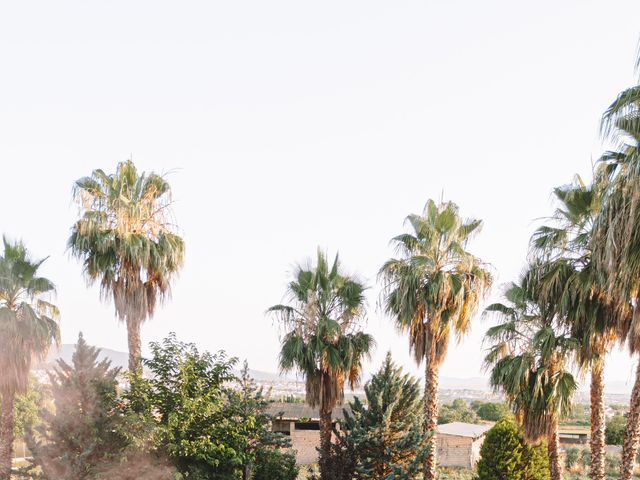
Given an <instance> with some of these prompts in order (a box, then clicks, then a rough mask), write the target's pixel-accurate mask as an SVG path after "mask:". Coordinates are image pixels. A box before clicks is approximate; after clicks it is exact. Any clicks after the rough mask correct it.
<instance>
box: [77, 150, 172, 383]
mask: <svg viewBox="0 0 640 480" xmlns="http://www.w3.org/2000/svg"><path fill="white" fill-rule="evenodd" d="M74 197H75V199H76V201H77V202H78V204H79V205H80V210H81V211H80V219H79V220H78V221H77V222H76V223H75V224H74V225H73V227H72V231H71V236H70V238H69V242H68V245H69V248H70V249H71V252H72V253H73V255H74V256H76V257H77V258H79V259H80V260H82V261H83V263H84V273H85V275H86V277H87V279H88V281H89V282H90V283H94V282H96V281H98V280H99V281H100V288H101V293H102V296H103V298H105V299H106V298H108V297H112V298H113V302H114V305H115V311H116V315H117V317H118V318H119V319H120V320H121V321H123V322H125V324H126V326H127V337H128V344H129V370H130V371H131V372H137V371H139V370H140V368H141V367H140V354H141V339H140V328H141V325H142V323H143V322H144V321H145V320H146V319H147V318H149V317H151V316H152V315H153V313H154V310H155V308H156V304H157V302H158V300H163V299H164V298H165V297H166V296H167V295H168V294H169V288H170V284H171V280H172V278H173V277H174V276H175V275H176V273H177V272H178V270H179V269H180V267H181V266H182V263H183V258H184V242H183V240H182V238H180V237H179V236H178V235H176V234H175V233H174V231H173V230H174V229H173V228H172V224H171V223H170V221H171V212H170V206H171V188H170V186H169V183H168V182H167V181H166V180H165V179H164V178H163V177H161V176H160V175H156V174H155V173H145V172H143V173H138V171H137V169H136V167H135V165H134V164H133V162H132V161H131V160H127V161H126V162H122V163H120V164H118V167H117V169H116V172H115V173H113V174H111V175H107V174H106V173H105V172H103V171H102V170H94V171H93V173H92V174H91V176H90V177H83V178H81V179H79V180H77V181H76V184H75V189H74Z"/></svg>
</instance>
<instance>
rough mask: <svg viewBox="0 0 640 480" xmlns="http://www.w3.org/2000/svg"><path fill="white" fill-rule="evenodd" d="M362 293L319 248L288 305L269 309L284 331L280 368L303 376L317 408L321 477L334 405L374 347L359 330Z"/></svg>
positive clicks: (309, 397)
mask: <svg viewBox="0 0 640 480" xmlns="http://www.w3.org/2000/svg"><path fill="white" fill-rule="evenodd" d="M364 291H365V287H364V285H363V284H362V283H360V282H359V281H358V280H357V279H356V278H354V277H352V276H348V275H345V274H344V273H343V272H342V271H341V266H340V262H339V260H338V256H337V255H336V257H335V259H334V261H333V264H332V265H331V266H330V265H329V263H328V262H327V259H326V256H325V255H324V253H322V252H321V251H320V250H318V255H317V261H316V265H315V266H313V267H300V266H299V267H298V268H297V270H296V272H295V274H294V278H293V280H292V281H291V282H290V283H289V286H288V288H287V294H288V297H289V300H290V303H289V304H287V305H283V304H279V305H274V306H273V307H271V308H269V310H268V312H270V313H272V314H275V315H276V316H277V317H278V318H279V320H280V321H281V322H282V325H283V327H284V329H285V334H284V336H283V338H282V348H281V351H280V368H281V370H282V371H285V372H287V371H292V370H297V371H298V372H300V373H301V374H302V375H303V376H304V377H305V389H306V401H307V403H308V404H309V405H310V406H311V407H313V408H316V407H318V408H319V410H320V449H321V451H322V453H323V455H322V456H321V461H320V474H321V476H322V478H323V479H325V480H329V475H328V473H327V468H326V466H325V460H326V459H327V458H328V455H329V452H330V450H331V432H332V412H333V409H334V408H335V407H336V406H337V405H339V404H341V403H342V401H343V398H344V385H345V382H348V383H349V385H350V386H351V388H353V387H355V386H356V384H357V383H358V382H359V380H360V375H361V373H362V362H363V360H364V359H365V358H367V357H368V356H369V354H370V352H371V350H372V348H373V346H374V340H373V337H371V336H370V335H368V334H366V333H363V332H362V331H361V330H360V321H361V320H362V319H363V318H364V315H365V297H364Z"/></svg>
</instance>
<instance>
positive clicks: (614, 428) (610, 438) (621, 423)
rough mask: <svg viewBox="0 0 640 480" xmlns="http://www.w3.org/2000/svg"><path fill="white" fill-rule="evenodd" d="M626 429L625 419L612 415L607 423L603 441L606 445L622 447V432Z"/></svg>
mask: <svg viewBox="0 0 640 480" xmlns="http://www.w3.org/2000/svg"><path fill="white" fill-rule="evenodd" d="M626 429H627V419H626V418H625V417H623V416H622V415H614V416H613V417H611V418H610V419H609V420H608V421H607V426H606V429H605V434H604V435H605V441H606V442H607V445H622V443H623V442H624V432H625V430H626Z"/></svg>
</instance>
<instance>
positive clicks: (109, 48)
mask: <svg viewBox="0 0 640 480" xmlns="http://www.w3.org/2000/svg"><path fill="white" fill-rule="evenodd" d="M638 18H640V3H639V2H637V1H634V0H628V1H623V0H606V1H605V0H601V1H590V0H565V1H562V2H558V1H552V0H543V1H538V2H514V1H512V0H486V1H483V2H477V1H472V0H448V1H444V0H442V1H435V0H429V1H428V0H422V1H410V0H407V1H404V0H403V1H393V2H389V1H376V0H366V1H365V0H362V1H360V0H352V1H344V0H341V1H333V0H327V1H324V2H305V1H300V0H271V1H269V2H265V1H260V0H246V1H233V2H231V1H211V0H207V1H196V0H193V1H182V2H177V1H174V2H168V1H161V0H153V1H144V0H139V1H134V2H132V1H130V0H129V1H121V0H110V1H106V0H103V1H86V0H82V1H67V0H61V1H57V2H51V1H37V0H33V1H23V2H0V65H1V67H0V68H1V69H2V74H1V75H0V182H1V183H0V185H1V187H0V205H2V208H0V232H2V233H4V234H6V235H8V236H9V237H11V238H21V239H23V240H24V241H25V243H26V244H27V246H28V247H29V248H30V250H31V251H32V252H33V255H34V256H35V257H46V256H48V260H47V261H46V263H45V264H44V266H43V267H42V268H43V274H44V275H46V276H47V277H49V278H50V279H52V280H53V281H54V282H55V283H56V285H57V287H58V288H57V297H56V302H57V304H58V305H59V307H60V309H61V312H62V315H61V329H62V339H63V342H65V343H73V342H74V341H75V340H76V339H77V335H78V332H79V331H82V332H83V333H84V335H85V338H86V339H87V340H88V341H89V342H90V343H93V344H97V345H99V346H102V347H108V348H112V349H116V350H126V345H127V342H126V331H125V328H124V326H123V325H119V324H118V323H117V321H116V320H115V317H114V313H113V306H112V305H111V304H109V303H104V302H101V300H100V296H99V291H98V289H97V287H89V286H87V284H86V282H85V280H84V278H83V276H82V267H81V265H80V264H79V263H78V262H77V261H76V260H74V259H73V258H71V256H70V255H69V252H68V251H67V249H66V240H67V238H68V235H69V230H70V227H71V225H72V223H73V221H74V219H75V218H76V217H77V214H78V210H77V207H76V206H75V204H74V203H73V202H72V197H71V192H72V187H73V182H74V180H76V179H77V178H79V177H82V176H85V175H89V174H90V173H91V171H92V170H93V169H95V168H102V169H104V170H105V171H107V172H112V171H114V169H115V166H116V164H117V163H118V162H120V161H123V160H126V159H128V158H132V159H133V160H134V162H135V163H136V165H138V167H139V168H140V169H141V170H153V171H155V172H157V173H165V174H167V178H168V179H169V181H170V183H171V185H172V188H173V197H174V200H175V203H174V214H175V217H176V221H177V223H178V225H179V233H180V234H181V235H183V237H184V239H185V241H186V246H187V253H186V261H185V265H184V269H183V270H182V272H181V274H180V276H179V278H177V279H176V281H175V283H174V286H173V295H172V299H171V300H170V301H169V302H167V303H166V304H165V305H164V306H163V307H162V308H161V309H159V311H158V312H157V314H156V315H155V317H154V318H153V319H152V320H150V321H149V322H148V323H147V324H146V325H145V326H144V328H143V341H144V342H148V341H157V340H160V339H162V338H164V337H165V336H166V335H167V334H168V333H169V332H172V331H173V332H176V334H177V335H178V337H179V338H180V339H182V340H185V341H192V342H196V343H197V345H198V346H199V347H200V348H201V349H206V350H211V351H216V350H219V349H224V350H226V351H227V352H228V353H229V354H231V355H233V356H237V357H239V358H241V359H245V358H246V359H247V360H248V361H249V364H250V366H251V367H252V368H253V369H256V370H263V371H276V370H277V356H278V349H279V329H278V326H277V324H276V323H275V322H274V320H273V319H271V318H269V317H267V316H265V310H266V309H267V308H268V307H269V306H270V305H273V304H276V303H280V302H281V300H282V299H283V295H284V292H285V288H286V284H287V282H288V280H289V278H290V275H291V273H292V272H293V270H294V268H295V265H296V263H299V262H304V261H305V260H307V259H308V258H310V257H312V256H314V255H315V252H316V249H317V248H318V247H320V248H322V249H325V250H326V251H327V252H328V253H329V255H333V254H335V252H336V251H339V252H340V257H341V259H342V262H343V264H344V266H345V268H346V269H347V271H348V272H351V273H354V274H357V275H358V276H359V277H360V278H361V279H363V280H364V281H365V282H366V283H367V284H368V285H369V287H370V288H369V290H368V316H367V317H368V321H367V324H366V329H367V331H369V332H370V333H372V334H373V335H374V336H375V337H376V339H377V349H376V351H375V353H374V355H373V358H372V360H371V362H369V363H368V364H367V366H366V370H367V371H373V370H375V369H376V368H377V366H378V365H379V364H380V362H381V360H382V359H383V357H384V355H385V354H386V352H387V351H389V350H390V351H391V352H392V354H393V356H394V358H395V359H396V360H397V361H398V362H399V363H401V364H402V365H403V366H405V367H406V368H407V369H408V370H409V371H411V372H412V373H415V374H418V375H420V374H421V372H422V367H418V366H417V365H415V364H414V362H413V360H412V358H411V356H410V354H409V351H408V342H407V339H406V338H405V337H404V336H402V335H400V334H398V333H397V332H396V331H395V329H394V327H393V324H392V322H391V321H390V319H388V318H386V317H385V316H384V315H383V313H382V312H381V311H380V308H379V307H378V300H379V288H378V285H377V283H376V274H377V271H378V269H379V267H380V266H381V265H382V263H383V262H384V261H385V260H386V259H388V258H389V257H390V256H392V255H393V249H392V248H391V247H390V245H389V240H390V239H391V238H392V237H393V236H395V235H397V234H399V233H401V232H403V231H404V227H403V220H404V218H405V217H406V215H407V214H409V213H419V212H420V211H421V210H422V208H423V206H424V204H425V203H426V201H427V199H429V198H434V199H440V198H444V199H445V200H452V201H454V202H456V203H457V204H458V205H459V206H460V209H461V213H462V214H463V215H464V216H468V217H475V218H481V219H482V220H483V221H484V226H483V230H482V232H481V233H480V234H479V235H478V237H477V238H476V239H474V241H473V242H472V243H471V244H470V245H469V249H470V250H471V251H472V252H473V253H475V254H477V255H478V256H480V257H481V258H482V259H483V260H485V261H486V262H488V263H490V264H491V266H492V269H493V272H494V275H495V278H496V280H495V287H494V289H493V292H492V294H491V297H490V298H488V299H487V301H493V300H497V299H499V296H500V293H501V291H502V286H503V285H504V284H505V283H506V282H509V281H511V280H513V279H515V278H516V277H517V275H518V273H519V272H520V270H521V269H522V267H523V265H524V260H525V256H526V253H527V245H528V240H529V237H530V235H531V233H532V231H533V230H534V229H535V227H536V225H538V223H537V219H540V218H542V217H545V216H547V215H550V214H551V213H552V211H553V208H554V205H553V202H552V198H551V192H552V189H553V187H555V186H558V185H562V184H565V183H568V182H569V181H571V179H572V178H573V176H574V175H575V174H581V175H583V176H585V178H588V177H589V174H590V171H591V166H592V163H593V161H594V160H595V159H597V158H598V156H599V154H600V152H601V151H602V150H603V148H604V146H603V145H602V142H601V140H600V137H599V130H598V126H599V118H600V116H601V114H602V112H603V111H604V109H605V108H606V106H607V105H608V104H609V103H610V102H611V101H612V100H613V98H614V97H615V96H616V94H617V93H618V92H619V91H621V90H622V89H624V88H626V87H628V86H630V85H633V84H634V82H635V81H636V76H635V74H634V71H633V64H634V60H635V55H636V47H637V45H638V38H639V33H640V31H639V30H638V25H637V19H638ZM489 325H490V323H489V322H487V321H483V320H481V319H480V316H478V318H476V319H475V320H474V322H473V328H472V331H471V333H470V334H469V335H468V336H467V337H466V338H465V339H464V341H463V342H462V343H461V344H455V343H454V344H453V345H451V348H450V350H449V354H448V357H447V359H446V361H445V363H444V365H443V366H442V369H441V375H442V376H445V377H458V378H466V377H478V376H483V375H485V373H484V372H483V371H482V358H483V348H484V347H483V346H482V336H483V333H484V331H485V330H486V329H487V328H488V326H489ZM610 357H611V358H610V359H609V362H608V366H607V370H606V375H607V379H608V380H610V381H613V380H615V381H620V382H625V384H626V388H627V389H628V390H630V389H631V382H632V379H633V362H632V359H631V358H630V357H629V356H628V355H627V354H626V352H625V351H617V350H616V351H614V352H612V354H611V356H610Z"/></svg>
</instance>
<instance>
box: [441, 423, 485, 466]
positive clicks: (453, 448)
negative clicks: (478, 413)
mask: <svg viewBox="0 0 640 480" xmlns="http://www.w3.org/2000/svg"><path fill="white" fill-rule="evenodd" d="M490 428H491V425H476V424H473V423H463V422H453V423H445V424H443V425H438V429H437V433H436V445H437V454H436V458H437V461H438V465H439V466H441V467H462V468H469V469H471V468H473V467H474V466H475V464H476V462H477V461H478V460H479V458H480V447H481V446H482V443H483V442H484V437H485V435H486V433H487V431H488V430H489V429H490Z"/></svg>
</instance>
